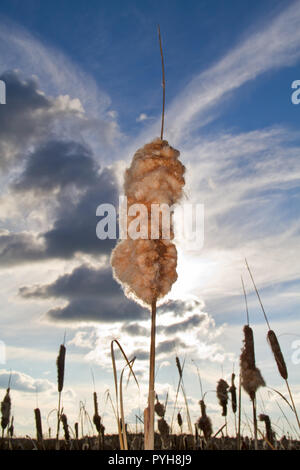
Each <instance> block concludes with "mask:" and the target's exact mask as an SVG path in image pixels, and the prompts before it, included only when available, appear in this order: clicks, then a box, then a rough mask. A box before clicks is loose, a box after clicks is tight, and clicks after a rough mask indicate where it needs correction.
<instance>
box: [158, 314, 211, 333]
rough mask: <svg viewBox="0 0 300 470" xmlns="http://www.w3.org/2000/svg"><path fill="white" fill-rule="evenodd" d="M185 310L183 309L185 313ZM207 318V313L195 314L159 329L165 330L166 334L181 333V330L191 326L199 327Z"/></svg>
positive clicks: (160, 330)
mask: <svg viewBox="0 0 300 470" xmlns="http://www.w3.org/2000/svg"><path fill="white" fill-rule="evenodd" d="M185 312H186V310H185V311H183V313H185ZM205 319H206V315H205V314H202V315H198V314H195V315H192V316H190V317H189V318H187V319H186V320H183V321H182V322H178V323H173V324H171V325H168V326H163V327H159V329H158V331H159V332H163V333H164V334H165V335H173V334H176V333H180V332H183V331H186V330H189V329H191V328H194V327H197V326H199V325H200V324H201V323H202V322H203V320H205Z"/></svg>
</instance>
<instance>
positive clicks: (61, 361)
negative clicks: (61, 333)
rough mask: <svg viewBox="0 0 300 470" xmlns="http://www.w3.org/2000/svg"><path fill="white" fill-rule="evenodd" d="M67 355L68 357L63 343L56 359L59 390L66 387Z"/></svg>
mask: <svg viewBox="0 0 300 470" xmlns="http://www.w3.org/2000/svg"><path fill="white" fill-rule="evenodd" d="M65 357H66V348H65V346H64V345H63V344H61V345H60V348H59V354H58V356H57V360H56V366H57V388H58V391H59V392H61V391H62V389H63V388H64V374H65Z"/></svg>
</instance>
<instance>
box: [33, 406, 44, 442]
mask: <svg viewBox="0 0 300 470" xmlns="http://www.w3.org/2000/svg"><path fill="white" fill-rule="evenodd" d="M34 417H35V427H36V439H37V441H38V442H40V441H42V439H43V430H42V418H41V411H40V409H39V408H35V410H34Z"/></svg>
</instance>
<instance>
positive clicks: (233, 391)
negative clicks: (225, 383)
mask: <svg viewBox="0 0 300 470" xmlns="http://www.w3.org/2000/svg"><path fill="white" fill-rule="evenodd" d="M234 379H235V374H231V387H230V389H229V393H230V395H231V406H232V411H233V413H236V410H237V400H236V386H235V384H234Z"/></svg>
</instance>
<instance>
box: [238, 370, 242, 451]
mask: <svg viewBox="0 0 300 470" xmlns="http://www.w3.org/2000/svg"><path fill="white" fill-rule="evenodd" d="M241 418H242V378H241V373H240V375H239V417H238V434H237V449H238V450H241Z"/></svg>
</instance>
